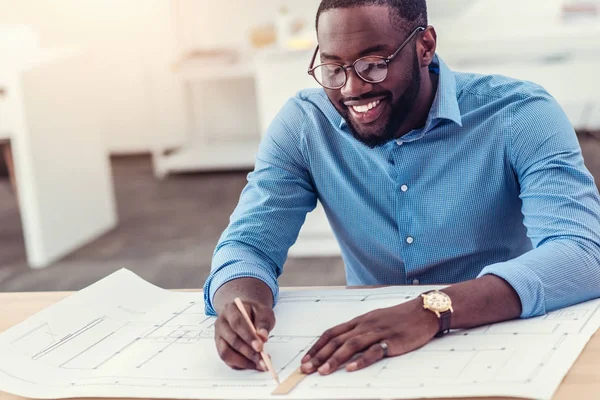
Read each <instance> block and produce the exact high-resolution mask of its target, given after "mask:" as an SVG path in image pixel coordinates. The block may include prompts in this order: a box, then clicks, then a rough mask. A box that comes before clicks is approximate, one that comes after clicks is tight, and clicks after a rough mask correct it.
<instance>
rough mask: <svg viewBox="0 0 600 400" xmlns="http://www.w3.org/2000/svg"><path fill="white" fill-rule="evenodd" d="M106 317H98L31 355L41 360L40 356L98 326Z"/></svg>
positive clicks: (33, 358)
mask: <svg viewBox="0 0 600 400" xmlns="http://www.w3.org/2000/svg"><path fill="white" fill-rule="evenodd" d="M104 318H105V317H100V318H96V319H95V320H93V321H92V322H90V323H88V324H87V325H85V326H84V327H83V328H80V329H79V330H77V331H75V332H74V333H70V334H68V335H67V336H65V337H63V338H62V339H60V340H59V341H58V342H57V343H54V344H52V345H50V346H49V347H47V348H45V349H44V350H42V351H40V352H39V353H37V354H35V355H34V356H33V357H31V359H32V360H39V359H40V358H42V357H44V356H45V355H47V354H49V353H51V352H52V351H54V350H56V349H58V348H59V347H61V346H63V345H64V344H65V343H68V342H70V341H71V340H73V339H75V338H76V337H77V336H79V335H81V334H82V333H84V332H87V331H88V330H90V329H92V328H93V327H94V326H96V325H98V324H99V323H100V322H102V321H104Z"/></svg>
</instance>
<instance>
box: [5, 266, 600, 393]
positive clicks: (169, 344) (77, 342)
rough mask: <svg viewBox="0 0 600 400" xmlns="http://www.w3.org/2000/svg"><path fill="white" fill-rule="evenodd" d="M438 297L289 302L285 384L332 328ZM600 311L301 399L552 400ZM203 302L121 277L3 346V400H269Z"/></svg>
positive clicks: (465, 343) (568, 311)
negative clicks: (224, 349) (237, 364)
mask: <svg viewBox="0 0 600 400" xmlns="http://www.w3.org/2000/svg"><path fill="white" fill-rule="evenodd" d="M432 288H434V287H390V288H381V289H352V290H322V291H282V293H281V296H280V301H279V303H278V305H277V306H276V307H275V313H276V317H277V326H276V327H275V329H274V330H273V331H272V332H271V336H270V338H269V341H268V342H267V344H266V350H267V352H268V353H269V354H270V355H271V357H272V360H273V365H274V367H275V368H276V370H277V373H278V374H279V377H280V379H281V380H282V381H283V380H285V378H286V377H287V376H289V375H290V374H291V373H292V372H294V370H296V369H297V368H298V366H299V365H300V359H301V358H302V356H303V355H304V353H305V352H306V350H308V348H309V347H310V346H311V344H312V343H314V342H315V340H316V339H317V338H318V336H319V335H320V334H321V333H322V332H323V331H324V330H326V329H327V328H330V327H332V326H333V325H335V324H338V323H342V322H345V321H347V320H349V319H351V318H353V317H355V316H357V315H360V314H363V313H365V312H367V311H370V310H374V309H377V308H381V307H388V306H392V305H396V304H399V303H401V302H404V301H407V300H409V299H412V298H414V297H415V296H418V295H419V294H420V293H421V292H422V291H426V290H430V289H432ZM599 308H600V301H598V300H594V301H590V302H587V303H582V304H579V305H575V306H573V307H569V308H565V309H562V310H559V311H556V312H552V313H550V314H548V315H545V316H542V317H538V318H534V319H530V320H517V321H510V322H505V323H500V324H493V325H489V326H485V327H480V328H476V329H472V330H464V331H460V330H458V331H453V332H451V333H450V334H449V335H448V336H445V337H443V338H440V339H434V340H433V341H432V342H430V343H429V344H428V345H426V346H424V347H423V348H421V349H419V350H417V351H414V352H412V353H409V354H406V355H404V356H400V357H392V358H388V359H385V360H383V361H381V362H379V363H376V364H374V365H372V366H371V367H369V368H366V369H364V370H362V371H357V372H352V373H348V372H346V371H345V370H343V369H342V370H339V371H337V372H335V373H334V374H331V375H329V376H325V377H321V376H318V375H310V376H308V377H306V378H305V379H304V380H303V381H302V382H301V383H300V384H299V385H298V386H297V387H296V388H295V389H294V390H292V391H291V392H290V393H289V394H288V395H286V396H284V397H286V398H290V399H328V398H338V399H339V398H348V399H349V398H354V399H356V398H364V399H370V398H426V397H459V396H460V397H462V396H514V397H525V398H539V399H549V398H551V396H552V394H553V393H554V391H555V390H556V389H557V387H558V385H559V384H560V382H561V380H562V379H563V377H564V376H565V374H566V373H567V372H568V370H569V368H570V367H571V366H572V364H573V363H574V361H575V360H576V359H577V357H578V355H579V354H580V352H581V351H582V349H583V347H584V346H585V344H586V343H587V342H588V340H589V339H590V337H591V335H592V334H593V333H594V332H595V331H596V330H597V329H598V327H599V326H600V311H599ZM214 322H215V319H214V318H213V317H208V316H206V315H205V313H204V304H203V298H202V294H201V293H192V292H185V293H184V292H173V291H168V290H163V289H161V288H158V287H156V286H153V285H152V284H150V283H148V282H146V281H145V280H143V279H141V278H140V277H138V276H137V275H135V274H133V273H132V272H130V271H128V270H121V271H118V272H116V273H114V274H112V275H109V276H108V277H106V278H104V279H102V280H101V281H99V282H97V283H95V284H93V285H91V286H89V287H88V288H86V289H84V290H81V291H79V292H77V293H75V294H73V295H71V296H70V297H68V298H66V299H64V300H62V301H60V302H59V303H56V304H55V305H53V306H51V307H49V308H47V309H45V310H43V311H41V312H39V313H38V314H36V315H34V316H32V317H31V318H29V319H27V320H25V321H23V322H22V323H20V324H18V325H16V326H14V327H13V328H11V329H9V330H8V331H6V332H4V333H2V334H0V355H1V357H0V390H2V391H5V392H9V393H14V394H17V395H21V396H24V397H31V398H67V397H127V398H131V397H134V398H135V397H137V398H139V397H143V398H179V399H186V398H190V399H191V398H194V399H203V398H206V399H209V398H210V399H266V398H281V397H282V396H272V395H271V392H272V391H273V390H274V389H275V387H276V383H275V382H274V381H273V379H272V378H271V376H270V375H269V374H268V373H264V372H258V371H234V370H231V369H230V368H229V367H227V366H226V365H225V364H223V363H222V362H221V360H220V359H219V356H218V354H217V352H216V348H215V344H214V327H213V326H214Z"/></svg>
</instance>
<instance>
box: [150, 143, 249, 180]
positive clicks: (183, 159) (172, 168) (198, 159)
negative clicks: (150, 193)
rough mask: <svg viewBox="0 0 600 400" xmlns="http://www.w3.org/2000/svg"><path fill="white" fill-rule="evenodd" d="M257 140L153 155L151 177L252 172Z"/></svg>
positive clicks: (196, 146)
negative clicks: (249, 170) (178, 174)
mask: <svg viewBox="0 0 600 400" xmlns="http://www.w3.org/2000/svg"><path fill="white" fill-rule="evenodd" d="M257 148H258V140H257V141H256V142H254V143H252V142H243V143H216V144H193V145H190V146H186V147H183V148H181V149H180V150H177V151H175V152H174V153H172V154H169V155H162V154H160V153H159V152H157V153H155V154H154V155H153V164H154V173H155V176H157V177H159V178H164V177H165V176H166V175H168V174H169V173H177V172H193V171H219V170H232V169H252V168H253V167H254V158H255V155H256V149H257Z"/></svg>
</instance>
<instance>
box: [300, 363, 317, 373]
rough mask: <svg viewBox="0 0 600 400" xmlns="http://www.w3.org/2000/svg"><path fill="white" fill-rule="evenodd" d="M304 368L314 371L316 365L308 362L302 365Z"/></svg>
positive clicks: (306, 370)
mask: <svg viewBox="0 0 600 400" xmlns="http://www.w3.org/2000/svg"><path fill="white" fill-rule="evenodd" d="M302 368H303V369H304V371H305V372H307V373H311V372H312V371H313V369H314V368H315V366H314V365H313V363H311V362H307V363H306V364H304V365H302Z"/></svg>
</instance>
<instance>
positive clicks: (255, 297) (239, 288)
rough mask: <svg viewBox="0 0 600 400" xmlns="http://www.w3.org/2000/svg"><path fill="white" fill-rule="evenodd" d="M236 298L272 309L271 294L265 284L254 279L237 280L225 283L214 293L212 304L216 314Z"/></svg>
mask: <svg viewBox="0 0 600 400" xmlns="http://www.w3.org/2000/svg"><path fill="white" fill-rule="evenodd" d="M236 297H239V298H240V299H241V300H242V301H251V302H256V303H259V304H261V305H264V306H266V307H273V292H272V291H271V289H270V288H269V286H268V285H267V284H266V283H264V282H263V281H261V280H260V279H255V278H239V279H234V280H232V281H229V282H227V283H225V284H224V285H223V286H221V287H220V288H219V290H217V292H216V293H215V296H214V299H213V304H214V308H215V310H216V311H217V313H219V314H220V313H221V311H222V309H223V307H224V306H225V305H226V304H229V303H232V302H233V300H234V299H235V298H236Z"/></svg>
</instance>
